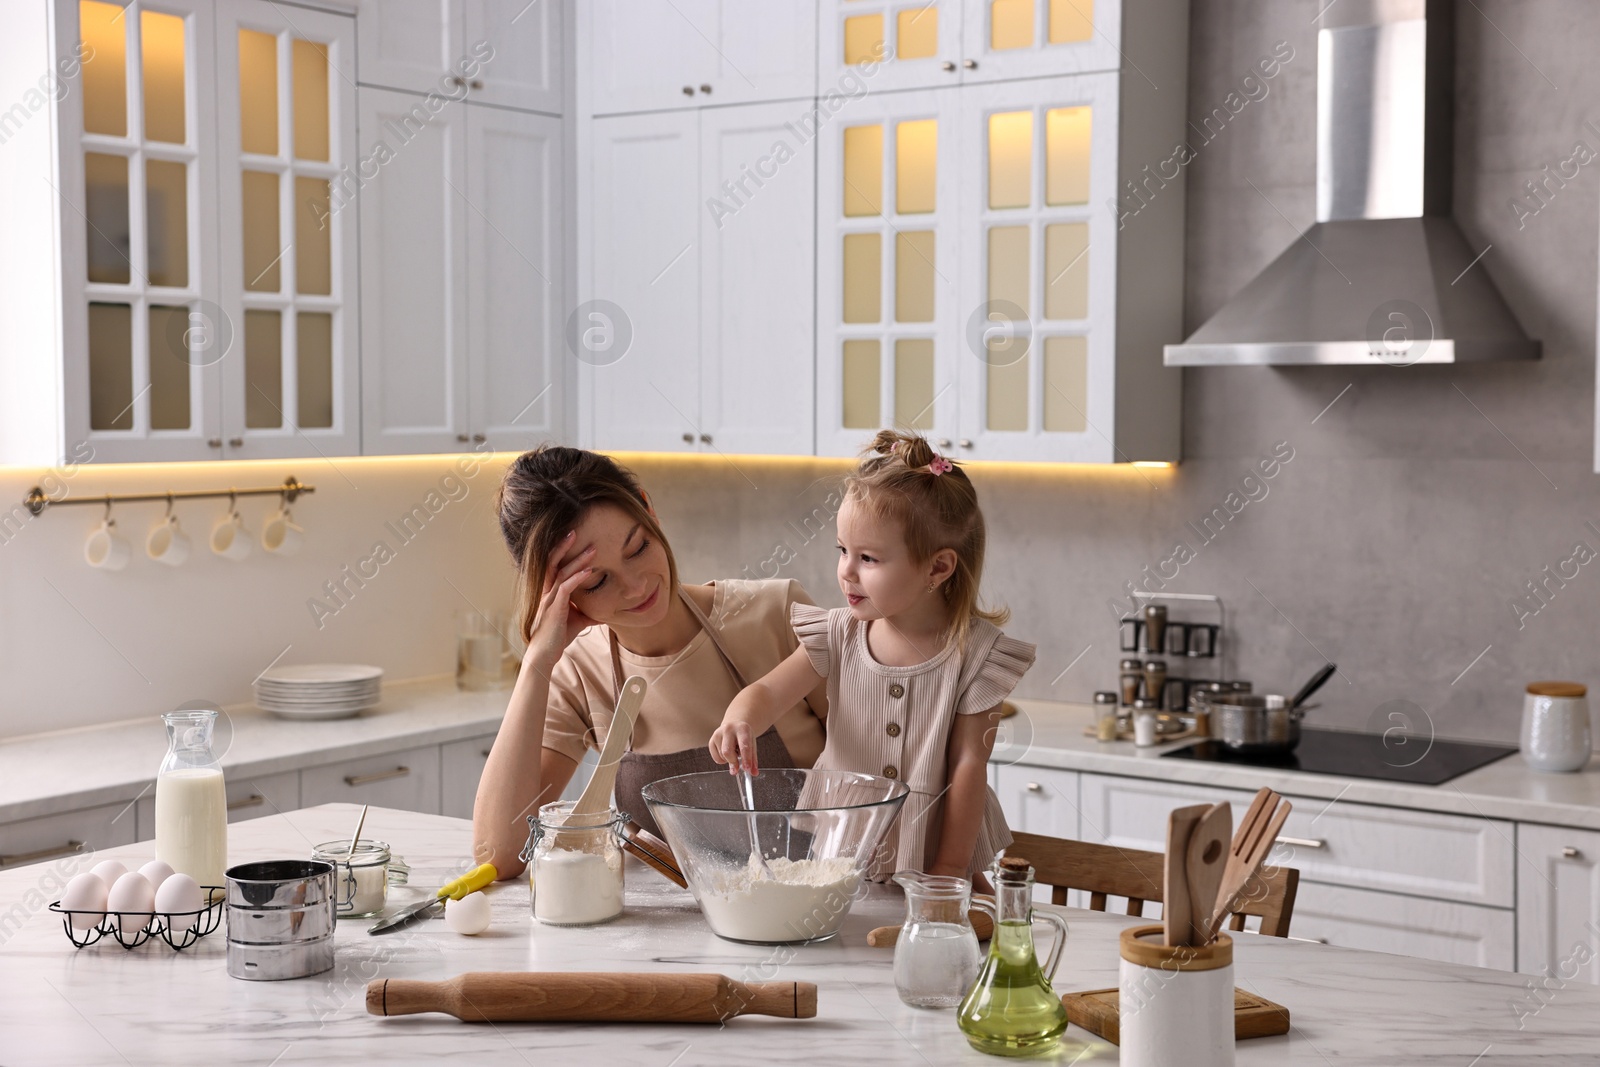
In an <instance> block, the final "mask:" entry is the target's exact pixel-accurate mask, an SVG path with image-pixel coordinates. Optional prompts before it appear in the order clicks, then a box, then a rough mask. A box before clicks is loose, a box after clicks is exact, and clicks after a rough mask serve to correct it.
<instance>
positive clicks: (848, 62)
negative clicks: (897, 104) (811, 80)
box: [817, 0, 964, 93]
mask: <svg viewBox="0 0 1600 1067" xmlns="http://www.w3.org/2000/svg"><path fill="white" fill-rule="evenodd" d="M817 37H818V45H817V84H818V85H819V86H820V87H821V91H822V92H823V93H826V92H827V91H828V90H830V89H836V88H839V87H841V86H846V87H848V86H849V85H852V84H854V82H853V80H852V79H860V80H862V81H865V82H866V83H867V84H868V85H869V86H870V87H871V90H872V92H874V93H879V92H883V91H885V90H898V89H933V88H939V87H942V86H952V85H959V84H961V76H962V74H963V73H964V71H963V68H962V66H961V2H960V0H899V2H887V3H885V2H881V0H822V2H821V4H820V5H819V10H818V14H817Z"/></svg>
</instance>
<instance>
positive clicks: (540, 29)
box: [451, 0, 566, 115]
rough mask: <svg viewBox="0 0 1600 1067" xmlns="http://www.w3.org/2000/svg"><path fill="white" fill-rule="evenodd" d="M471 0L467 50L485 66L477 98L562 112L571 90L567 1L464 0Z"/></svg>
mask: <svg viewBox="0 0 1600 1067" xmlns="http://www.w3.org/2000/svg"><path fill="white" fill-rule="evenodd" d="M458 2H459V3H462V4H464V6H465V21H466V36H465V37H464V38H463V41H462V52H463V54H462V55H458V56H453V57H451V58H452V62H455V61H459V60H462V59H463V58H465V59H469V60H470V59H472V58H477V59H479V60H483V59H484V57H486V56H488V57H490V58H488V59H487V60H486V61H485V62H484V63H483V69H482V70H481V71H479V73H478V74H477V77H476V80H477V81H480V82H482V83H483V84H482V87H481V88H478V87H474V88H473V91H472V99H473V100H474V101H477V102H479V103H485V104H494V105H495V106H497V107H510V108H519V109H521V110H524V111H543V112H546V113H548V114H552V115H559V114H560V113H561V112H562V109H563V102H564V100H565V92H564V88H563V82H562V77H563V75H562V56H563V54H564V53H565V50H566V43H565V38H564V37H563V29H562V12H563V10H564V6H563V5H562V4H561V3H559V2H557V0H458Z"/></svg>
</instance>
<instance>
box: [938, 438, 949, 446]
mask: <svg viewBox="0 0 1600 1067" xmlns="http://www.w3.org/2000/svg"><path fill="white" fill-rule="evenodd" d="M939 447H940V448H949V447H950V438H948V437H941V438H939Z"/></svg>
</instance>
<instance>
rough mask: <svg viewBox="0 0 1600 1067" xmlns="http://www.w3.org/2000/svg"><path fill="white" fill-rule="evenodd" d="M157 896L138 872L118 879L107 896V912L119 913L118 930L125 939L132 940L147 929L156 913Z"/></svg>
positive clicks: (148, 881) (148, 882) (146, 879)
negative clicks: (151, 916) (153, 913)
mask: <svg viewBox="0 0 1600 1067" xmlns="http://www.w3.org/2000/svg"><path fill="white" fill-rule="evenodd" d="M155 907H156V894H155V890H153V889H151V888H150V880H149V879H148V878H146V877H145V876H144V875H142V874H140V873H139V872H138V871H130V872H129V873H127V874H125V875H123V876H122V877H121V878H118V879H117V880H116V882H115V883H114V884H113V885H112V886H111V892H110V893H108V894H106V910H107V911H113V912H116V913H117V929H118V930H120V931H121V932H122V936H123V937H129V938H131V937H132V936H133V935H134V934H136V933H138V932H139V931H140V930H143V929H144V928H145V924H146V923H148V922H149V921H150V915H151V913H152V912H154V911H155Z"/></svg>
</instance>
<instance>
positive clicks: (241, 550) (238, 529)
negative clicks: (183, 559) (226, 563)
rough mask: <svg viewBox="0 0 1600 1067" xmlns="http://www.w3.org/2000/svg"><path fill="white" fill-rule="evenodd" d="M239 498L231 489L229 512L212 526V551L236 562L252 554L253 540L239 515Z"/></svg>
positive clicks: (229, 493)
mask: <svg viewBox="0 0 1600 1067" xmlns="http://www.w3.org/2000/svg"><path fill="white" fill-rule="evenodd" d="M238 499H239V498H238V494H237V493H235V492H233V491H232V490H229V492H228V514H227V515H225V516H224V517H223V519H222V521H221V522H219V523H217V524H216V525H215V526H213V527H212V528H211V551H213V552H215V553H216V554H217V555H219V556H221V557H222V558H223V559H231V560H233V561H234V562H238V561H239V560H242V559H245V558H246V557H248V556H249V555H250V541H251V537H250V531H249V530H246V529H245V528H244V519H243V518H242V517H240V515H239V507H238Z"/></svg>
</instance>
